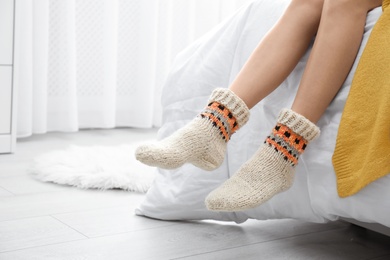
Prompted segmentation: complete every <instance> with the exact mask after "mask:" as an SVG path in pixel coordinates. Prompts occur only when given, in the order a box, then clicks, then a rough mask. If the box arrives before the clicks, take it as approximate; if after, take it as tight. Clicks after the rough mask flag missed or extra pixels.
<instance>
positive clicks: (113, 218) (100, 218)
mask: <svg viewBox="0 0 390 260" xmlns="http://www.w3.org/2000/svg"><path fill="white" fill-rule="evenodd" d="M135 206H136V205H128V207H119V208H105V209H98V210H89V211H82V212H74V213H67V214H57V215H53V217H55V218H56V219H58V220H60V221H61V222H63V223H65V224H66V225H68V226H70V227H72V228H74V229H75V230H77V231H79V232H80V233H82V234H84V235H86V236H88V237H101V236H108V235H114V234H120V233H125V232H132V231H137V230H144V229H150V228H157V227H164V226H170V225H176V224H177V222H174V221H157V220H153V219H149V218H144V217H139V216H135V215H134V209H135Z"/></svg>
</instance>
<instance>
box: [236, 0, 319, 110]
mask: <svg viewBox="0 0 390 260" xmlns="http://www.w3.org/2000/svg"><path fill="white" fill-rule="evenodd" d="M323 2H324V0H292V1H291V3H290V5H289V6H288V8H287V9H286V11H285V12H284V14H283V16H282V17H281V18H280V19H279V21H278V22H277V23H276V24H275V26H274V27H273V28H272V29H271V30H270V31H269V32H268V33H267V35H266V36H265V37H264V38H263V39H262V40H261V42H260V43H259V45H258V46H257V47H256V49H255V50H254V52H253V53H252V54H251V56H250V57H249V59H248V61H247V62H246V64H245V65H244V67H243V68H242V70H241V71H240V73H239V74H238V75H237V77H236V79H235V80H234V81H233V83H232V84H231V86H230V90H232V91H233V92H234V93H235V94H237V96H239V97H240V98H241V99H242V100H243V101H244V102H245V103H246V104H247V106H248V107H249V108H252V107H253V106H254V105H256V104H257V103H258V102H259V101H260V100H262V99H263V98H265V97H266V96H268V94H270V93H271V92H272V91H273V90H274V89H275V88H277V87H278V86H279V85H280V84H281V83H282V82H283V81H284V80H285V79H286V77H287V76H288V75H289V74H290V73H291V71H292V70H293V69H294V68H295V66H296V65H297V63H298V61H299V60H300V59H301V57H302V56H303V54H304V53H305V52H306V50H307V48H308V46H309V44H310V42H311V40H312V39H313V37H314V35H315V34H316V32H317V29H318V25H319V22H320V17H321V12H322V6H323Z"/></svg>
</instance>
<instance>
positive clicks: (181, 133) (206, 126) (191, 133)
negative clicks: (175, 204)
mask: <svg viewBox="0 0 390 260" xmlns="http://www.w3.org/2000/svg"><path fill="white" fill-rule="evenodd" d="M248 119H249V109H248V107H247V106H246V104H245V103H244V102H243V101H242V100H241V99H240V98H239V97H238V96H237V95H235V94H234V93H233V92H232V91H231V90H229V89H223V88H217V89H215V90H214V91H213V93H212V94H211V96H210V98H209V101H208V105H207V106H206V108H205V109H204V110H203V111H202V112H201V113H200V114H199V115H198V116H197V117H196V118H195V119H193V120H192V121H191V122H190V123H188V124H187V125H186V126H184V127H183V128H181V129H179V130H178V131H176V132H175V133H173V134H172V135H171V136H169V137H167V138H165V139H163V140H162V141H160V142H156V143H153V144H146V145H142V146H140V147H138V148H137V150H136V152H135V154H136V158H137V160H139V161H141V162H142V163H145V164H147V165H150V166H155V167H160V168H164V169H174V168H178V167H180V166H182V165H183V164H185V163H192V164H193V165H195V166H197V167H199V168H201V169H204V170H214V169H216V168H218V167H219V166H220V165H221V164H222V162H223V159H224V156H225V152H226V146H227V142H228V141H229V140H230V137H231V136H232V134H234V132H235V131H237V130H238V129H239V128H240V127H242V126H243V125H244V124H245V123H246V122H247V121H248Z"/></svg>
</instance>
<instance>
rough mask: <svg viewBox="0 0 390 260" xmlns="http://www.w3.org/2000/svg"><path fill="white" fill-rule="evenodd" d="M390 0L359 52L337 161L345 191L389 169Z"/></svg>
mask: <svg viewBox="0 0 390 260" xmlns="http://www.w3.org/2000/svg"><path fill="white" fill-rule="evenodd" d="M389 4H390V0H385V1H383V5H382V8H383V10H384V12H383V14H382V16H381V17H380V18H379V20H378V21H377V23H376V24H375V26H374V28H373V30H372V32H371V35H370V38H369V40H368V42H367V45H366V47H365V49H364V51H363V54H362V57H361V58H360V61H359V65H358V67H357V69H356V72H355V76H354V78H353V81H352V85H351V90H350V93H349V96H348V99H347V103H346V105H345V108H344V111H343V115H342V118H341V122H340V127H339V130H338V136H337V142H336V148H335V151H334V154H333V166H334V169H335V172H336V176H337V190H338V194H339V196H340V197H347V196H351V195H353V194H355V193H357V192H358V191H360V190H361V189H362V188H364V187H365V186H367V185H368V184H370V183H371V182H373V181H375V180H377V179H379V178H381V177H383V176H385V175H387V174H389V173H390V46H389V43H390V8H389Z"/></svg>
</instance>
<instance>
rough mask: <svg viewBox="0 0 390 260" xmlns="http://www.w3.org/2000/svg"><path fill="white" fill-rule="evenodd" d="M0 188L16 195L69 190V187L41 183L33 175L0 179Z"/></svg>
mask: <svg viewBox="0 0 390 260" xmlns="http://www.w3.org/2000/svg"><path fill="white" fill-rule="evenodd" d="M0 186H1V187H3V188H5V189H6V190H8V191H10V192H11V193H13V194H15V195H24V194H32V193H35V194H36V193H42V192H55V191H65V190H69V187H68V186H64V185H58V184H54V183H45V182H41V181H39V180H36V179H34V178H33V176H31V175H15V176H7V177H0Z"/></svg>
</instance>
